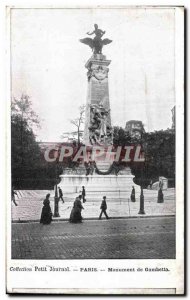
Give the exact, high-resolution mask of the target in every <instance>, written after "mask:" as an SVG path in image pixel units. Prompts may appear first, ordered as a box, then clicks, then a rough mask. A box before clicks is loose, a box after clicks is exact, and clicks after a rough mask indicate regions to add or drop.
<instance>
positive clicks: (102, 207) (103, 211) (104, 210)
mask: <svg viewBox="0 0 190 300" xmlns="http://www.w3.org/2000/svg"><path fill="white" fill-rule="evenodd" d="M100 209H101V213H100V216H99V220H101V217H102V214H103V213H104V215H105V216H106V219H109V217H108V215H107V213H106V209H107V203H106V196H104V197H103V200H102V204H101V206H100Z"/></svg>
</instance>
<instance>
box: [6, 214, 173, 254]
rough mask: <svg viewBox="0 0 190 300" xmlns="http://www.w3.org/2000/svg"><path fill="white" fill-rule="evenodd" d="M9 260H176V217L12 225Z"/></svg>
mask: <svg viewBox="0 0 190 300" xmlns="http://www.w3.org/2000/svg"><path fill="white" fill-rule="evenodd" d="M12 258H13V259H91V258H92V259H94V258H96V259H103V258H104V259H112V258H113V259H114V258H115V259H117V258H123V259H124V258H125V259H158V258H160V259H161V258H162V259H163V258H165V259H171V258H175V217H172V216H170V217H153V218H151V217H150V218H128V219H110V220H86V221H83V223H80V224H72V223H69V222H67V221H60V222H54V223H52V224H51V225H42V224H40V223H37V222H28V223H12Z"/></svg>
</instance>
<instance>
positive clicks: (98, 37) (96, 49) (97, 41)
mask: <svg viewBox="0 0 190 300" xmlns="http://www.w3.org/2000/svg"><path fill="white" fill-rule="evenodd" d="M94 28H95V29H94V31H92V32H91V33H90V32H87V34H88V35H92V34H95V37H94V38H93V39H91V38H84V39H80V42H81V43H83V44H86V45H88V46H89V47H90V48H91V49H92V51H93V53H94V54H102V48H103V46H104V45H108V44H110V43H111V42H112V40H109V39H103V40H102V36H103V35H104V34H105V33H106V32H105V31H103V30H102V29H99V28H98V25H97V24H94Z"/></svg>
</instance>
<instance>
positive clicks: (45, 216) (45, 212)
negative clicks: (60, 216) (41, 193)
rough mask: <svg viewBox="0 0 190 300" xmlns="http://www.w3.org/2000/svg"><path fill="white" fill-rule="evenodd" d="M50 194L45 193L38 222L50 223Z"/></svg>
mask: <svg viewBox="0 0 190 300" xmlns="http://www.w3.org/2000/svg"><path fill="white" fill-rule="evenodd" d="M49 197H50V194H47V195H46V199H45V200H44V202H43V205H44V206H43V208H42V213H41V219H40V223H42V224H44V225H45V224H50V223H51V221H52V211H51V207H50V201H49Z"/></svg>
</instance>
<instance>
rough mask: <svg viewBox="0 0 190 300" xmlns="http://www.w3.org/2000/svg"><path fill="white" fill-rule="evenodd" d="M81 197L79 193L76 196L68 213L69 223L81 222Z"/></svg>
mask: <svg viewBox="0 0 190 300" xmlns="http://www.w3.org/2000/svg"><path fill="white" fill-rule="evenodd" d="M81 198H82V196H81V195H79V197H77V198H76V200H75V202H74V204H73V208H72V211H71V214H70V219H69V221H70V222H71V223H81V222H82V216H81V210H82V209H84V207H83V206H82V203H81Z"/></svg>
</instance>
